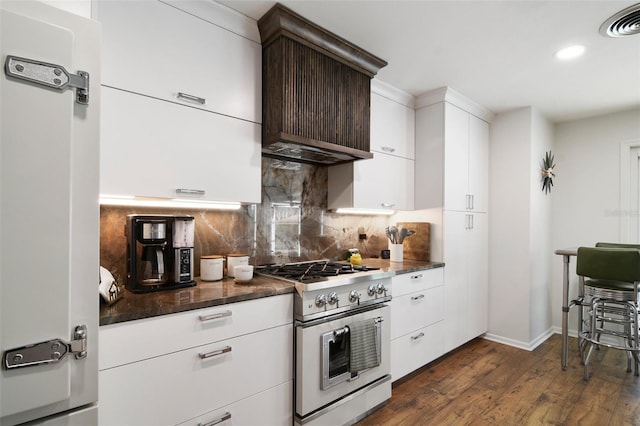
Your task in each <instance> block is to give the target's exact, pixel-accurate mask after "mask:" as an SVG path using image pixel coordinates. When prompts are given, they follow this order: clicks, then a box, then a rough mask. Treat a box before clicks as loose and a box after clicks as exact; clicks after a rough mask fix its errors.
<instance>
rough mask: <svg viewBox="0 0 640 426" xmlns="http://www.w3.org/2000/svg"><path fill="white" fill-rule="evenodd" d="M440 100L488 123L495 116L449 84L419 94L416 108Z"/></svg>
mask: <svg viewBox="0 0 640 426" xmlns="http://www.w3.org/2000/svg"><path fill="white" fill-rule="evenodd" d="M439 102H449V103H450V104H453V105H455V106H457V107H458V108H461V109H463V110H465V111H467V112H468V113H469V114H472V115H475V116H476V117H478V118H480V119H482V120H484V121H486V122H488V123H489V122H491V120H493V118H494V117H495V114H494V113H493V112H491V111H490V110H488V109H487V108H485V107H483V106H482V105H480V104H479V103H477V102H475V101H473V100H471V99H469V98H467V97H466V96H464V95H463V94H462V93H460V92H458V91H457V90H454V89H452V88H451V87H449V86H445V87H440V88H438V89H435V90H432V91H430V92H427V93H423V94H422V95H420V96H418V97H417V98H416V107H415V108H416V109H421V108H425V107H427V106H429V105H433V104H437V103H439Z"/></svg>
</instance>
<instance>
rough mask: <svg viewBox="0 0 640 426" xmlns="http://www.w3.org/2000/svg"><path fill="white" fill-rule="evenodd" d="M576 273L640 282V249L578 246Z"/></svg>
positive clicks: (590, 276) (603, 278)
mask: <svg viewBox="0 0 640 426" xmlns="http://www.w3.org/2000/svg"><path fill="white" fill-rule="evenodd" d="M639 248H640V246H639ZM576 274H577V275H580V276H583V277H589V278H593V279H601V280H612V281H624V282H628V283H634V282H640V250H639V249H635V248H616V247H579V248H578V260H577V262H576Z"/></svg>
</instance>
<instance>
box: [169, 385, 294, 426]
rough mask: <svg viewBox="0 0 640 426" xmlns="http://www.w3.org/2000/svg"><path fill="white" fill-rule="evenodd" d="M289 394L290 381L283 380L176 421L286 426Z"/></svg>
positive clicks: (190, 424)
mask: <svg viewBox="0 0 640 426" xmlns="http://www.w3.org/2000/svg"><path fill="white" fill-rule="evenodd" d="M292 394H293V387H292V382H287V383H283V384H281V385H279V386H276V387H274V388H271V389H267V390H266V391H264V392H260V393H258V394H256V395H252V396H250V397H249V398H245V399H243V400H240V401H238V402H235V403H233V404H231V405H228V406H226V407H222V408H221V409H219V410H214V411H212V412H210V413H207V414H205V415H202V416H200V417H197V418H195V419H192V420H189V421H186V422H184V423H180V426H205V425H216V424H220V425H234V426H256V425H284V424H286V425H290V424H291V423H292V422H293V415H292V411H291V402H290V401H291V395H292Z"/></svg>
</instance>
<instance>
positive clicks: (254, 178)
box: [93, 0, 262, 203]
mask: <svg viewBox="0 0 640 426" xmlns="http://www.w3.org/2000/svg"><path fill="white" fill-rule="evenodd" d="M93 6H94V12H95V18H97V19H98V20H99V21H100V22H101V23H102V57H103V62H102V67H103V72H102V85H103V92H104V95H105V96H104V98H103V105H102V117H101V119H102V122H101V144H100V192H101V194H103V195H107V196H109V195H115V196H137V197H160V198H170V199H173V198H189V199H192V200H198V201H229V202H244V203H259V202H260V198H261V136H260V124H259V123H260V121H261V97H260V96H261V84H262V83H261V82H262V79H261V46H260V44H259V43H257V42H256V41H255V37H256V36H253V37H252V36H251V34H250V29H251V28H253V29H254V30H255V31H257V26H256V24H255V22H252V24H251V25H250V26H245V27H243V25H244V24H246V22H245V21H246V19H247V18H244V17H239V16H237V15H234V14H232V13H231V12H230V11H229V10H228V9H226V8H225V7H224V6H221V5H218V4H216V3H214V2H209V1H188V2H172V4H171V5H169V4H167V2H159V1H150V0H149V1H140V0H133V1H118V0H113V1H112V0H109V1H94V2H93ZM185 7H186V8H189V11H188V12H189V13H187V12H185V11H184V10H182V8H185ZM230 29H233V30H234V31H233V32H232V31H231V30H230ZM236 30H237V33H236V32H235V31H236ZM239 34H242V35H239ZM246 34H248V35H246Z"/></svg>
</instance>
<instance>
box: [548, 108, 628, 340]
mask: <svg viewBox="0 0 640 426" xmlns="http://www.w3.org/2000/svg"><path fill="white" fill-rule="evenodd" d="M554 133H555V153H556V163H557V166H556V174H557V176H556V179H555V180H554V183H555V184H556V186H555V187H554V192H555V193H554V198H553V207H552V221H551V230H552V245H553V249H558V248H565V247H576V246H580V245H593V244H594V243H596V242H597V241H613V242H615V241H620V235H619V228H620V215H619V214H618V211H619V209H620V191H619V187H620V172H619V169H620V166H619V165H620V145H621V143H623V142H626V141H630V140H634V139H639V138H640V109H637V110H632V111H625V112H619V113H615V114H609V115H603V116H599V117H593V118H588V119H584V120H575V121H570V122H566V123H560V124H557V125H556V126H555V129H554ZM552 273H553V276H552V277H553V304H552V313H553V325H554V328H555V329H556V330H557V331H558V332H559V330H560V326H561V317H560V311H561V293H562V258H561V257H560V256H554V259H553V268H552ZM576 286H577V279H576V277H575V259H573V262H572V264H571V284H570V297H575V295H576ZM569 329H570V330H574V331H575V330H576V314H575V312H572V313H571V315H570V323H569Z"/></svg>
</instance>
